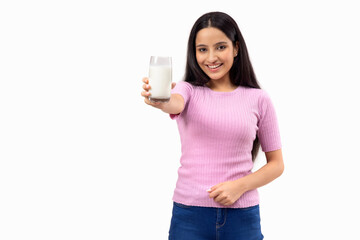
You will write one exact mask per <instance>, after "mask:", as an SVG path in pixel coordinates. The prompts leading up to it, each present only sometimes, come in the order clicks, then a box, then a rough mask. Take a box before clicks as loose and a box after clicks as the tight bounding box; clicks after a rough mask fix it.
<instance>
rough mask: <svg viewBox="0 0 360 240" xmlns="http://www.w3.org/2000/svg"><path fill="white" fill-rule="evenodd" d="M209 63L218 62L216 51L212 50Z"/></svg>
mask: <svg viewBox="0 0 360 240" xmlns="http://www.w3.org/2000/svg"><path fill="white" fill-rule="evenodd" d="M207 60H208V62H210V63H214V62H216V60H217V54H216V52H215V51H213V50H210V51H209V54H208V58H207Z"/></svg>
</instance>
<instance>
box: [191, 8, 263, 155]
mask: <svg viewBox="0 0 360 240" xmlns="http://www.w3.org/2000/svg"><path fill="white" fill-rule="evenodd" d="M208 27H213V28H217V29H219V30H220V31H222V32H223V33H224V34H225V35H226V36H227V37H228V38H229V39H230V40H231V41H232V44H233V46H234V47H236V46H238V48H239V49H238V54H237V56H236V57H235V58H234V63H233V66H232V67H231V69H230V81H231V82H232V84H234V85H235V86H244V87H250V88H260V85H259V83H258V81H257V79H256V76H255V72H254V69H253V67H252V65H251V62H250V57H249V54H248V51H247V47H246V44H245V40H244V38H243V36H242V34H241V32H240V29H239V27H238V25H237V24H236V22H235V20H234V19H233V18H232V17H230V16H229V15H227V14H226V13H222V12H209V13H206V14H204V15H202V16H201V17H200V18H199V19H198V20H196V22H195V24H194V26H193V27H192V29H191V32H190V36H189V40H188V49H187V61H186V68H185V76H184V81H186V82H188V83H191V84H193V85H195V86H204V85H205V84H206V83H207V82H209V81H210V78H209V77H208V76H207V75H206V74H205V73H204V72H203V71H202V70H201V68H200V66H199V65H198V63H197V61H196V52H195V50H196V48H195V39H196V35H197V33H198V32H199V31H200V30H201V29H203V28H208ZM259 147H260V143H259V139H258V137H257V136H256V138H255V140H254V143H253V149H252V151H251V155H252V160H253V161H255V158H256V156H257V154H258V152H259Z"/></svg>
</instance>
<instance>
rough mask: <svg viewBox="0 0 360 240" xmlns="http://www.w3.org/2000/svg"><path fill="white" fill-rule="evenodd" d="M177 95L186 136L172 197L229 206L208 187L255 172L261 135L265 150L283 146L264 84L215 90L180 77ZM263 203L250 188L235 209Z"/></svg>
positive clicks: (188, 202)
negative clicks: (254, 153) (182, 103)
mask: <svg viewBox="0 0 360 240" xmlns="http://www.w3.org/2000/svg"><path fill="white" fill-rule="evenodd" d="M172 94H180V95H181V96H182V97H183V98H184V100H185V108H184V110H183V111H182V112H181V113H180V114H177V115H173V114H170V117H171V118H172V119H176V121H177V124H178V129H179V133H180V140H181V153H182V154H181V158H180V163H181V166H180V167H179V170H178V180H177V183H176V188H175V191H174V195H173V200H174V201H175V202H178V203H182V204H186V205H191V206H203V207H224V206H223V205H221V204H218V203H216V202H215V201H214V199H212V198H209V193H208V192H207V191H206V190H207V189H209V188H210V187H212V186H214V185H216V184H219V183H221V182H225V181H231V180H236V179H239V178H241V177H243V176H246V175H248V174H251V172H252V168H253V161H252V156H251V150H252V147H253V142H254V140H255V137H256V135H257V136H258V138H259V141H260V144H261V149H262V150H263V151H264V152H269V151H274V150H278V149H280V148H281V141H280V133H279V128H278V122H277V118H276V113H275V109H274V107H273V104H272V102H271V100H270V98H269V95H268V94H267V93H266V92H265V91H264V90H262V89H255V88H247V87H242V86H239V87H237V88H236V89H235V90H233V91H231V92H216V91H213V90H211V89H210V88H208V87H206V86H204V87H203V86H193V85H191V84H190V83H187V82H184V81H181V82H178V83H177V85H176V86H175V88H174V89H172ZM257 204H259V195H258V191H257V189H254V190H250V191H247V192H245V193H244V194H243V195H242V196H241V197H240V198H239V199H238V200H237V201H236V202H235V203H234V204H233V205H231V206H227V207H230V208H244V207H249V206H254V205H257Z"/></svg>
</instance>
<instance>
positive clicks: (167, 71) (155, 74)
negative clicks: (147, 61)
mask: <svg viewBox="0 0 360 240" xmlns="http://www.w3.org/2000/svg"><path fill="white" fill-rule="evenodd" d="M171 81H172V80H171V65H170V66H167V65H164V66H150V67H149V85H150V86H151V89H150V90H149V92H150V94H151V95H150V100H151V101H154V102H157V101H159V102H167V101H169V99H170V95H171Z"/></svg>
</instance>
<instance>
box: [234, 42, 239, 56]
mask: <svg viewBox="0 0 360 240" xmlns="http://www.w3.org/2000/svg"><path fill="white" fill-rule="evenodd" d="M238 53H239V42H236V43H235V46H234V57H236V56H237V55H238Z"/></svg>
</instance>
